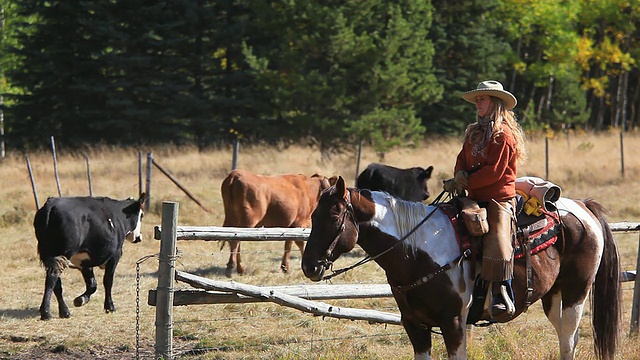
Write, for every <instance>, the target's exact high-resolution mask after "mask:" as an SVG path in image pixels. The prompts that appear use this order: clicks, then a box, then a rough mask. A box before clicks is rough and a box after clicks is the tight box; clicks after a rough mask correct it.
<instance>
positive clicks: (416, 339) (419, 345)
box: [402, 321, 431, 360]
mask: <svg viewBox="0 0 640 360" xmlns="http://www.w3.org/2000/svg"><path fill="white" fill-rule="evenodd" d="M402 326H404V330H405V331H406V332H407V335H408V336H409V340H410V341H411V345H413V358H414V359H415V360H428V359H431V328H428V327H426V326H422V325H420V324H414V323H412V322H409V321H402Z"/></svg>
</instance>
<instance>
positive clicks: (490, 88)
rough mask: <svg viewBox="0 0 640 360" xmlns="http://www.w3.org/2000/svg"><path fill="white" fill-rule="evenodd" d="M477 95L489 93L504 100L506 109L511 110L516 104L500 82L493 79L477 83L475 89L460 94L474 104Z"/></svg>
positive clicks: (514, 98) (513, 97)
mask: <svg viewBox="0 0 640 360" xmlns="http://www.w3.org/2000/svg"><path fill="white" fill-rule="evenodd" d="M478 95H489V96H493V97H497V98H498V99H500V100H502V101H503V102H504V106H505V107H506V108H507V110H511V109H513V108H514V107H516V104H518V100H516V97H515V96H513V94H512V93H510V92H508V91H506V90H504V88H503V87H502V84H501V83H499V82H497V81H495V80H487V81H483V82H481V83H479V84H478V87H477V88H476V89H475V90H471V91H467V92H466V93H464V94H462V98H463V99H465V100H467V101H468V102H470V103H472V104H475V103H476V96H478Z"/></svg>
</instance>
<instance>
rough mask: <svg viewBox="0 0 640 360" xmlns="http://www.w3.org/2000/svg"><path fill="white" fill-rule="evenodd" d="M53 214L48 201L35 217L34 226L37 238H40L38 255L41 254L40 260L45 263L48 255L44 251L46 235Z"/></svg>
mask: <svg viewBox="0 0 640 360" xmlns="http://www.w3.org/2000/svg"><path fill="white" fill-rule="evenodd" d="M50 214H51V207H50V206H48V204H47V203H45V204H44V206H42V207H41V208H40V209H38V211H36V216H35V217H34V218H33V228H34V229H35V233H36V239H37V240H38V255H40V261H41V262H42V263H43V264H44V263H45V259H44V257H45V256H46V255H45V253H44V252H43V251H42V250H43V249H42V248H43V247H44V246H45V242H47V241H46V237H47V233H48V228H49V215H50Z"/></svg>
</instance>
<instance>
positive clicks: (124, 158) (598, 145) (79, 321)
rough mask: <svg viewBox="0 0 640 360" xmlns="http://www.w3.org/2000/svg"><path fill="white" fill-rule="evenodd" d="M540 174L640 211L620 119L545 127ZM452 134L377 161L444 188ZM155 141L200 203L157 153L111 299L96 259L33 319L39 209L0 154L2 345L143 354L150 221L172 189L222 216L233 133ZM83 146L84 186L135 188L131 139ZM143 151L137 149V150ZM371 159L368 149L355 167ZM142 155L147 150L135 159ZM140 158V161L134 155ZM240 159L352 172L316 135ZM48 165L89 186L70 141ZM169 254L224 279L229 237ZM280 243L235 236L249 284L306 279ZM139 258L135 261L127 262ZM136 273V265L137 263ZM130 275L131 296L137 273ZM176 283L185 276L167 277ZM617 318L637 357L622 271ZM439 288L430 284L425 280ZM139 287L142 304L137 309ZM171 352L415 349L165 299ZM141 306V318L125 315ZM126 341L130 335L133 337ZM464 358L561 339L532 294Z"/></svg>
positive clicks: (35, 354)
mask: <svg viewBox="0 0 640 360" xmlns="http://www.w3.org/2000/svg"><path fill="white" fill-rule="evenodd" d="M548 144H549V147H548V149H549V163H548V174H549V180H551V181H553V182H555V183H556V184H558V185H560V186H561V187H562V188H563V195H564V196H566V197H571V198H585V197H592V198H594V199H596V200H597V201H599V202H600V203H602V204H603V205H605V206H606V207H607V208H608V209H609V210H610V211H611V215H610V218H609V220H610V221H611V222H619V221H636V222H637V221H640V205H638V199H639V198H638V194H639V193H640V181H638V175H640V156H638V152H640V136H639V135H638V134H634V133H627V134H625V137H624V176H622V174H621V158H620V138H619V135H618V133H607V134H600V135H593V134H584V133H573V134H571V135H570V136H565V135H564V134H563V135H560V136H555V137H552V138H550V140H549V142H548ZM459 146H460V139H458V138H455V139H439V140H436V139H431V140H429V141H428V142H425V143H424V145H422V146H420V147H418V148H414V149H402V150H396V151H393V152H390V153H388V154H386V157H385V159H384V163H387V164H390V165H394V166H398V167H410V166H418V165H419V166H428V165H433V166H434V167H435V170H434V178H432V179H431V180H430V185H431V192H432V195H433V196H435V195H437V194H438V193H439V192H440V190H441V183H442V180H443V179H445V178H448V177H450V176H452V168H453V163H454V160H455V155H456V154H457V151H458V149H459ZM528 149H529V161H528V163H527V164H525V165H524V166H522V167H521V169H520V175H534V176H540V177H544V176H545V174H546V173H547V171H546V164H545V141H544V138H543V137H538V138H535V139H530V142H529V145H528ZM142 151H143V155H145V156H146V153H147V151H152V153H153V156H154V159H155V160H156V161H157V162H158V163H159V164H160V165H162V167H164V168H166V169H167V170H169V171H170V172H171V174H172V175H173V176H174V177H175V178H176V179H178V180H179V181H180V183H181V184H182V185H183V186H184V187H185V188H186V189H188V190H189V192H191V193H192V194H193V195H194V196H195V197H196V198H198V199H199V200H200V201H201V202H202V203H203V205H205V206H206V207H207V208H209V209H212V211H213V212H212V213H207V212H205V211H204V210H203V209H202V208H200V207H199V206H198V205H197V204H196V203H195V202H193V201H192V200H191V199H189V197H188V196H187V195H186V194H185V193H183V192H182V191H181V190H180V189H179V188H178V187H177V186H176V185H174V184H173V183H172V182H171V181H170V180H169V179H168V178H167V177H166V176H164V175H163V174H162V173H161V172H160V171H158V170H157V169H156V168H155V167H154V168H153V175H152V179H151V194H150V195H151V206H150V210H149V211H148V212H147V213H146V214H145V219H144V221H145V223H144V235H145V240H144V241H143V242H142V243H139V244H130V243H126V244H125V245H124V249H123V251H124V254H123V257H122V259H121V261H120V264H119V265H118V268H117V270H116V278H115V284H114V303H115V306H116V307H117V309H118V311H116V312H115V313H112V314H105V313H104V311H103V309H102V306H103V300H104V290H103V288H102V275H103V271H102V270H100V269H96V271H95V272H96V276H97V277H98V284H99V286H98V291H97V293H96V294H95V295H94V296H93V298H92V301H91V302H89V303H88V304H87V305H85V306H84V307H81V308H75V307H72V308H71V318H70V319H60V318H58V317H57V306H56V303H55V300H52V302H53V303H52V310H53V311H54V313H53V314H54V318H53V319H52V320H50V321H41V320H40V319H39V318H40V317H39V313H38V307H39V306H40V301H41V299H42V291H43V289H44V269H43V267H42V266H41V265H40V263H39V260H38V256H37V251H36V240H35V236H34V231H33V226H32V220H33V216H34V214H35V211H36V205H35V201H34V196H33V193H32V186H31V181H30V178H29V173H28V168H27V165H26V161H25V157H24V155H22V154H9V155H8V157H7V158H5V159H4V160H1V161H0V179H1V180H0V181H2V185H1V186H0V199H2V200H1V201H0V234H1V236H0V248H1V249H4V250H3V251H2V252H0V263H1V264H2V268H1V269H0V282H1V283H2V287H3V289H2V291H1V292H0V359H30V358H44V359H86V358H91V359H132V358H136V356H139V357H140V358H143V359H150V358H153V346H154V342H155V308H154V307H151V306H149V305H147V292H148V290H150V289H154V288H155V287H156V286H157V281H158V278H157V269H158V261H157V258H155V257H151V258H149V259H148V260H146V261H141V262H140V263H139V264H137V262H138V260H139V259H142V258H143V257H145V256H147V255H154V254H157V253H158V251H159V247H160V243H159V241H156V240H153V227H154V226H155V225H159V224H160V223H161V217H160V214H161V207H162V202H163V201H177V202H179V204H180V205H179V220H178V224H179V225H216V226H221V225H222V222H223V217H224V215H223V208H222V200H221V196H220V184H221V182H222V180H223V178H224V177H225V176H226V174H227V173H228V172H229V171H230V170H231V163H232V152H231V147H229V148H228V149H221V150H207V151H203V152H198V151H197V150H196V149H193V148H177V147H166V148H154V149H142ZM28 155H29V158H30V161H31V166H32V170H33V174H34V179H35V184H36V186H37V194H38V197H39V203H40V205H42V204H43V203H44V201H45V200H46V198H47V197H48V196H57V195H58V191H57V186H56V182H55V176H54V168H53V161H52V157H51V154H50V153H49V152H46V151H43V152H39V153H30V154H28ZM87 155H88V156H89V158H90V167H91V177H92V182H93V193H94V195H100V196H109V197H113V198H118V199H123V198H126V197H130V196H137V195H138V189H139V187H138V186H139V184H138V150H137V149H121V148H107V147H100V148H95V149H91V150H89V151H87ZM143 157H144V156H143ZM374 161H379V159H378V158H377V156H376V154H375V153H374V152H373V151H371V150H370V149H365V150H364V152H363V155H362V162H361V169H362V168H364V166H366V165H367V164H368V163H370V162H374ZM145 162H146V159H145ZM145 166H146V165H145ZM238 167H239V168H245V169H248V170H251V171H253V172H256V173H261V174H279V173H304V174H308V175H311V174H313V173H322V174H324V175H328V176H331V175H337V174H339V175H342V176H343V177H345V179H347V182H348V184H350V185H353V183H354V179H355V176H356V173H355V172H356V158H355V156H354V154H344V155H334V156H333V157H332V158H331V159H330V160H328V161H325V162H322V161H321V159H320V154H319V152H318V151H317V150H315V149H308V148H302V147H291V148H286V149H284V148H275V147H262V146H260V147H251V146H248V145H246V144H243V145H242V147H241V148H240V156H239V159H238ZM58 173H59V179H60V185H61V191H62V194H63V195H64V196H80V195H82V196H83V195H88V193H89V190H88V182H87V168H86V164H85V158H84V157H83V156H82V154H81V153H79V152H67V151H64V149H62V150H60V149H59V153H58ZM616 239H617V241H618V246H619V251H620V254H621V258H622V267H623V269H626V270H630V269H634V268H635V266H636V259H637V252H638V234H637V233H632V234H617V235H616ZM178 250H179V252H180V257H179V259H178V261H177V268H178V269H180V270H184V271H188V272H191V273H195V274H197V275H200V276H204V277H208V278H212V279H218V280H226V278H225V276H224V268H225V264H226V262H227V258H228V249H227V248H224V249H222V250H221V249H220V244H219V243H218V242H213V241H211V242H207V241H183V242H179V243H178ZM281 255H282V243H280V242H255V243H245V244H244V245H243V261H244V262H245V264H246V265H248V266H249V270H248V274H247V275H245V276H242V277H238V276H236V277H235V278H234V280H236V281H239V282H242V283H247V284H252V285H292V284H309V283H310V282H309V281H308V280H306V279H305V278H304V276H303V275H302V271H301V270H299V269H300V254H299V253H298V252H294V253H293V256H292V268H293V269H294V270H293V271H292V272H291V273H290V274H282V273H281V272H280V270H279V264H280V256H281ZM362 255H363V252H362V251H355V252H354V254H353V256H346V257H343V258H341V259H340V261H339V262H338V263H337V264H336V266H338V267H341V266H344V265H348V264H351V263H353V262H355V261H357V260H358V259H360V257H361V256H362ZM137 266H138V267H139V272H137V271H136V267H137ZM137 273H139V276H138V275H137ZM62 279H63V286H64V294H65V299H66V300H67V302H68V303H70V304H71V303H72V299H73V298H74V297H75V296H77V295H79V294H80V293H82V292H83V291H84V283H83V281H82V277H81V275H80V273H79V272H78V271H76V270H73V269H70V270H67V271H66V272H65V273H64V274H63V277H62ZM138 280H139V283H140V296H139V298H137V296H136V294H137V291H136V283H137V281H138ZM384 282H385V278H384V273H383V271H382V270H381V269H380V268H378V267H377V265H375V264H374V263H368V264H367V265H365V266H362V267H359V268H357V269H355V270H353V271H350V272H348V273H346V274H344V275H342V276H339V277H336V278H334V280H333V283H334V284H340V283H384ZM177 286H178V287H186V285H185V284H182V283H178V284H177ZM623 294H624V303H623V305H622V306H623V309H624V314H623V319H622V322H621V327H620V331H621V343H620V347H619V352H618V356H617V358H619V359H640V350H639V346H638V344H639V343H638V339H637V338H636V337H629V336H628V333H629V323H630V313H631V300H632V296H633V283H632V282H627V283H624V284H623ZM436 296H437V294H436ZM138 299H139V307H138V308H139V312H138V311H136V309H137V306H136V305H137V304H138ZM328 302H330V303H332V304H335V305H338V306H346V307H360V308H370V309H376V310H381V311H387V312H397V308H396V306H395V303H394V302H393V300H392V299H368V300H341V301H328ZM174 318H175V324H174V354H175V355H176V357H177V358H182V359H196V358H197V359H412V358H413V353H412V349H411V345H410V343H409V340H408V338H407V336H406V335H405V333H404V330H403V329H402V328H401V327H400V326H393V325H387V326H385V325H379V324H368V323H366V322H362V321H348V320H338V319H332V318H321V317H314V316H312V315H310V314H306V313H302V312H300V311H297V310H292V309H289V308H283V307H280V306H278V305H276V304H272V303H254V304H219V305H192V306H182V307H176V308H174ZM136 319H139V322H138V324H139V326H138V328H137V326H136ZM590 320H591V314H590V312H589V310H588V309H587V310H585V317H584V320H583V322H582V324H581V327H580V332H579V337H580V341H579V344H578V350H577V356H576V357H577V358H578V359H595V355H594V352H593V349H592V342H593V341H592V335H591V328H590ZM433 339H434V350H433V358H434V359H443V358H446V351H445V349H444V346H443V343H442V339H441V337H440V336H439V335H434V336H433ZM136 344H139V345H140V347H139V348H138V349H137V346H136ZM468 348H469V351H468V353H469V358H471V359H556V358H558V345H557V341H556V335H555V331H554V329H553V327H552V326H551V324H550V323H548V322H547V321H546V319H545V318H544V315H543V314H542V310H541V306H540V304H539V303H536V304H534V305H532V307H531V308H530V309H529V311H528V312H527V313H525V314H523V315H522V316H520V317H518V318H517V319H515V320H513V321H512V322H511V323H509V324H503V325H493V326H491V327H487V328H478V327H474V328H473V329H472V330H471V333H470V339H469V343H468Z"/></svg>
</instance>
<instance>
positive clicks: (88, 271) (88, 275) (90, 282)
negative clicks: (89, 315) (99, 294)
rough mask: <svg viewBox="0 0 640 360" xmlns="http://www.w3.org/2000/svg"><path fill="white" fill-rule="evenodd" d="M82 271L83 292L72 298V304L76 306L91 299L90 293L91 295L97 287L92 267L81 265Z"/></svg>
mask: <svg viewBox="0 0 640 360" xmlns="http://www.w3.org/2000/svg"><path fill="white" fill-rule="evenodd" d="M80 271H81V272H82V277H83V278H84V284H85V287H86V289H85V291H84V294H82V295H80V296H78V297H77V298H75V299H73V305H74V306H76V307H79V306H82V305H84V304H86V303H88V302H89V300H91V295H93V294H94V293H95V292H96V290H97V289H98V285H97V283H96V278H95V276H94V275H93V268H90V267H83V268H81V269H80Z"/></svg>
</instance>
